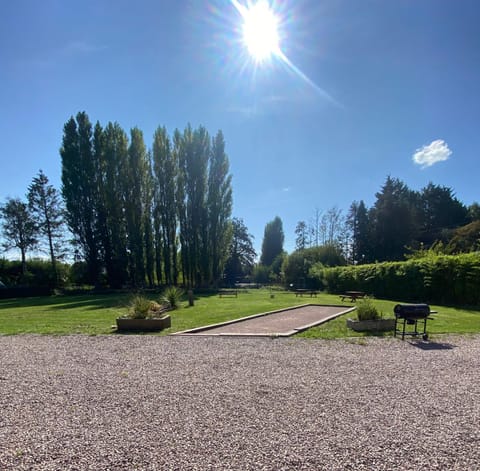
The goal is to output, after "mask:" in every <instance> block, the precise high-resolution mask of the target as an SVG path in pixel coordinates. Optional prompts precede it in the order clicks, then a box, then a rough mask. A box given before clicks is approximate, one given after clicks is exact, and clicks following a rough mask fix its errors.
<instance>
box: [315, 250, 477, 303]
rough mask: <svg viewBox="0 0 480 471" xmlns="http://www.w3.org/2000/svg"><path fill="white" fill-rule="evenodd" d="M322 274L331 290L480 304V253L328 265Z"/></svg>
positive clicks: (382, 296) (388, 296) (383, 296)
mask: <svg viewBox="0 0 480 471" xmlns="http://www.w3.org/2000/svg"><path fill="white" fill-rule="evenodd" d="M315 275H316V276H319V277H322V278H321V279H322V281H324V283H325V284H326V286H327V290H328V291H329V292H330V293H344V292H345V291H349V290H358V291H364V292H366V293H372V294H374V295H375V297H377V298H384V299H396V300H400V299H401V300H403V301H411V302H428V303H431V304H455V305H463V306H465V305H470V306H474V305H479V304H480V290H479V289H478V286H480V252H473V253H468V254H460V255H435V254H431V253H429V254H427V255H426V256H425V257H424V258H416V259H411V260H407V261H406V262H383V263H375V264H369V265H358V266H350V267H335V268H325V269H324V270H323V271H320V272H318V273H315Z"/></svg>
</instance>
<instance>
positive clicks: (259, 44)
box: [242, 1, 280, 62]
mask: <svg viewBox="0 0 480 471" xmlns="http://www.w3.org/2000/svg"><path fill="white" fill-rule="evenodd" d="M242 16H243V21H244V23H243V41H244V43H245V45H246V46H247V49H248V52H249V53H250V54H251V56H252V58H253V59H254V60H255V61H256V62H262V61H264V60H265V59H268V58H270V57H271V56H272V55H275V54H278V52H279V51H280V47H279V36H278V19H277V17H276V16H275V14H274V13H273V11H272V10H271V9H270V7H269V5H268V3H267V2H266V1H259V2H257V3H256V4H255V5H253V6H251V7H250V8H248V9H245V10H244V11H243V13H242Z"/></svg>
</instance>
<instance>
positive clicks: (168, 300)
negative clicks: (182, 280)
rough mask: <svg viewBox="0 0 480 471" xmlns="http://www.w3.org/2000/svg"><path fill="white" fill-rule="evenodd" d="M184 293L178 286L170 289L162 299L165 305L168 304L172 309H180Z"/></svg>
mask: <svg viewBox="0 0 480 471" xmlns="http://www.w3.org/2000/svg"><path fill="white" fill-rule="evenodd" d="M182 296H183V291H182V290H181V289H180V288H177V287H176V286H170V287H168V288H167V289H166V290H165V291H164V293H163V295H162V298H161V301H162V302H163V303H164V304H167V306H169V307H170V308H171V309H178V308H179V307H180V301H181V300H182Z"/></svg>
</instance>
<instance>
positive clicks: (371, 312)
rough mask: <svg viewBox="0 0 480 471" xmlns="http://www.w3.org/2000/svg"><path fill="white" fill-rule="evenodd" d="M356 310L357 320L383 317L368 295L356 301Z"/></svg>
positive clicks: (372, 319)
mask: <svg viewBox="0 0 480 471" xmlns="http://www.w3.org/2000/svg"><path fill="white" fill-rule="evenodd" d="M356 312H357V319H358V320H359V321H376V320H378V319H381V318H382V317H383V316H382V314H381V312H380V311H379V310H378V309H377V307H376V306H375V304H374V302H373V301H372V300H371V299H370V298H369V297H365V298H364V299H362V300H360V301H358V303H357V310H356Z"/></svg>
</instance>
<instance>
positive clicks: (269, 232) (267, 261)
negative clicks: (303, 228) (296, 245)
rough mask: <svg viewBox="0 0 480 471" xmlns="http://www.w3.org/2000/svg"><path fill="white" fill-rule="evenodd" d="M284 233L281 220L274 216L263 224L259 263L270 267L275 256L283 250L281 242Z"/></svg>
mask: <svg viewBox="0 0 480 471" xmlns="http://www.w3.org/2000/svg"><path fill="white" fill-rule="evenodd" d="M284 240H285V235H284V233H283V223H282V220H281V219H280V218H279V217H278V216H276V217H275V219H274V220H273V221H270V222H269V223H267V225H266V226H265V232H264V235H263V241H262V254H261V256H260V263H261V264H262V265H265V266H267V267H270V266H271V265H272V263H273V262H274V260H275V258H277V257H278V255H280V254H281V253H282V252H283V242H284Z"/></svg>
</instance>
